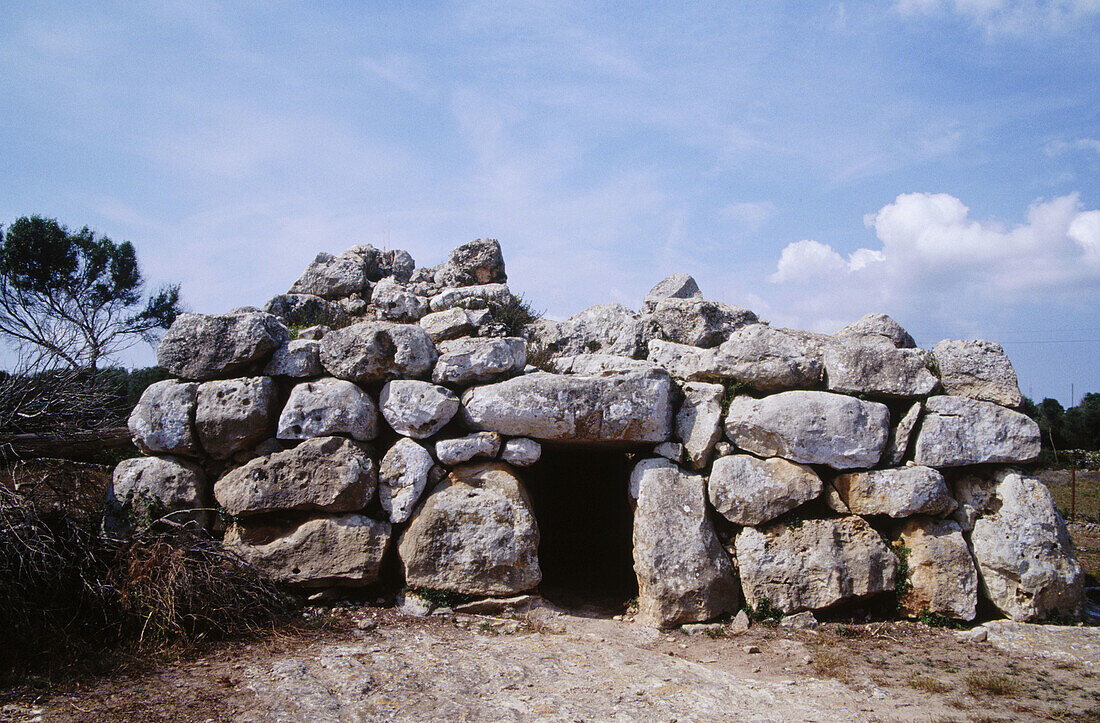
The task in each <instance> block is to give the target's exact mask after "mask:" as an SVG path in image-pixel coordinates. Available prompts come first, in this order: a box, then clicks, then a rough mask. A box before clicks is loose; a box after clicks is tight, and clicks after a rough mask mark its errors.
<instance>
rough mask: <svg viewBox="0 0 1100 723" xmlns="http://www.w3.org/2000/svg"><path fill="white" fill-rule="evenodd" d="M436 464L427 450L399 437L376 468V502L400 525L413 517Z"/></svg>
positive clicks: (391, 519)
mask: <svg viewBox="0 0 1100 723" xmlns="http://www.w3.org/2000/svg"><path fill="white" fill-rule="evenodd" d="M434 465H435V461H434V460H433V459H432V455H431V454H429V452H428V450H426V449H424V448H423V447H421V446H420V445H419V444H417V443H416V442H414V441H413V440H411V439H409V438H408V437H402V438H401V439H399V440H397V441H396V442H395V443H394V445H393V446H392V447H390V448H389V450H388V451H387V452H386V454H385V455H384V456H383V457H382V463H381V464H380V465H379V467H378V501H379V502H381V503H382V509H383V510H385V511H386V513H387V514H388V515H389V516H390V522H393V523H394V524H399V523H401V522H404V521H405V520H407V519H409V517H411V516H412V513H413V509H415V507H416V503H417V502H419V501H420V496H421V495H422V494H424V490H425V488H427V486H428V479H429V477H430V476H431V471H432V467H433V466H434Z"/></svg>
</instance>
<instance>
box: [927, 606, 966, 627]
mask: <svg viewBox="0 0 1100 723" xmlns="http://www.w3.org/2000/svg"><path fill="white" fill-rule="evenodd" d="M917 620H920V621H921V622H922V623H924V624H925V625H927V626H928V627H930V628H952V629H955V630H962V629H963V628H965V627H966V625H964V624H963V623H962V622H960V621H958V620H955V619H954V618H949V617H946V616H944V615H939V614H937V613H934V612H931V611H929V610H927V609H925V610H921V611H920V615H918V616H917Z"/></svg>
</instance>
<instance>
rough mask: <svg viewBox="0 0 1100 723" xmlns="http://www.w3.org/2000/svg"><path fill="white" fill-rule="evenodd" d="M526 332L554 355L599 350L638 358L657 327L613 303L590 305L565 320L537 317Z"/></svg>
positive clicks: (620, 305)
mask: <svg viewBox="0 0 1100 723" xmlns="http://www.w3.org/2000/svg"><path fill="white" fill-rule="evenodd" d="M525 333H526V334H527V335H528V338H529V339H530V341H531V342H532V343H534V344H535V345H536V346H538V347H539V348H542V349H545V350H546V351H547V352H548V353H549V354H551V355H553V356H576V355H578V354H595V353H600V354H611V355H614V356H625V357H630V358H631V359H638V358H641V357H642V356H644V355H645V350H646V343H647V342H648V341H649V339H651V338H653V337H654V336H655V335H656V328H655V326H654V324H653V322H652V321H651V320H648V319H646V318H643V317H642V316H640V315H639V314H636V313H634V312H633V311H631V310H630V309H628V308H626V307H625V306H623V305H622V304H614V303H612V304H597V305H595V306H590V307H588V308H587V309H585V310H584V311H581V312H579V313H577V314H574V315H573V316H571V317H569V318H568V319H566V320H565V321H551V320H549V319H539V320H537V321H535V322H532V323H531V324H529V325H528V326H527V329H526V331H525Z"/></svg>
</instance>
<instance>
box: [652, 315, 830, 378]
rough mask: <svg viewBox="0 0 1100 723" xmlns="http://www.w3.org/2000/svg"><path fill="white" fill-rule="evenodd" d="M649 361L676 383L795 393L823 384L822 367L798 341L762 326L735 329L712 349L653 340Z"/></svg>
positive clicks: (813, 355) (790, 335) (755, 325)
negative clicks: (723, 384)
mask: <svg viewBox="0 0 1100 723" xmlns="http://www.w3.org/2000/svg"><path fill="white" fill-rule="evenodd" d="M649 361H651V362H653V363H655V364H659V365H660V366H662V367H664V368H665V369H667V370H668V372H669V374H671V375H672V376H673V377H674V378H676V379H686V380H691V381H723V380H733V381H737V382H740V383H741V384H743V385H745V386H748V387H751V388H753V389H756V390H758V391H777V390H782V389H799V388H803V387H809V386H813V385H815V384H817V383H818V382H819V381H820V380H821V374H822V368H823V367H822V365H821V361H820V360H819V359H818V358H817V355H816V354H815V353H814V351H813V349H812V348H810V347H809V346H808V345H807V344H806V343H805V342H804V341H803V340H802V339H799V338H798V337H797V336H795V335H793V334H791V333H790V332H787V331H784V330H782V329H773V328H772V327H770V326H768V325H766V324H750V325H748V326H745V327H742V328H740V329H737V330H736V331H734V332H733V333H731V334H730V335H729V338H728V339H727V340H726V341H724V342H723V343H722V344H721V345H720V346H719V347H718V348H716V349H697V348H695V347H692V346H687V345H685V344H676V343H673V342H667V341H661V340H654V341H651V342H650V343H649Z"/></svg>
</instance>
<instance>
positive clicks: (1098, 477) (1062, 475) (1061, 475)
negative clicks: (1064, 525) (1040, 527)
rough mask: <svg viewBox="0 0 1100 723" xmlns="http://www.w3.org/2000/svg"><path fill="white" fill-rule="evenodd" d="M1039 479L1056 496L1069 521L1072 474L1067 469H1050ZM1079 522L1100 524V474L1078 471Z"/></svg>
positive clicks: (1040, 474) (1056, 500) (1055, 499)
mask: <svg viewBox="0 0 1100 723" xmlns="http://www.w3.org/2000/svg"><path fill="white" fill-rule="evenodd" d="M1039 479H1041V480H1043V482H1045V483H1046V485H1047V487H1049V488H1050V492H1051V494H1053V495H1054V501H1055V502H1056V503H1057V504H1058V509H1059V511H1061V513H1062V516H1063V517H1065V518H1066V519H1067V520H1068V519H1069V517H1070V515H1069V513H1070V472H1069V470H1067V469H1050V470H1042V471H1041V472H1039ZM1076 497H1077V517H1076V519H1078V520H1086V521H1089V522H1100V472H1087V471H1082V470H1078V471H1077V495H1076Z"/></svg>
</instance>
